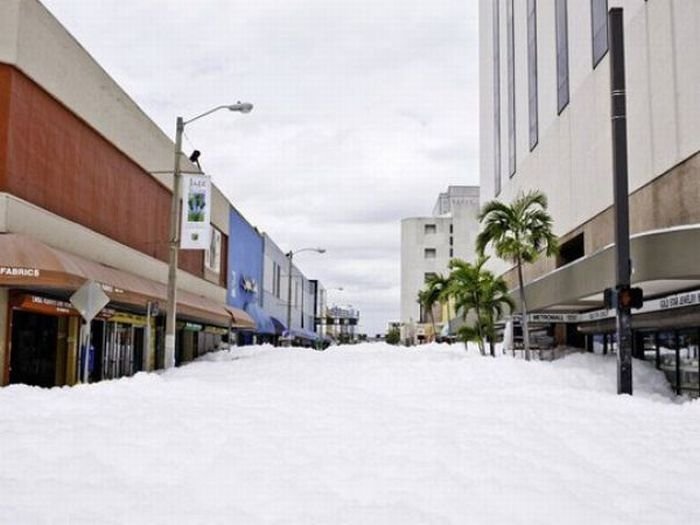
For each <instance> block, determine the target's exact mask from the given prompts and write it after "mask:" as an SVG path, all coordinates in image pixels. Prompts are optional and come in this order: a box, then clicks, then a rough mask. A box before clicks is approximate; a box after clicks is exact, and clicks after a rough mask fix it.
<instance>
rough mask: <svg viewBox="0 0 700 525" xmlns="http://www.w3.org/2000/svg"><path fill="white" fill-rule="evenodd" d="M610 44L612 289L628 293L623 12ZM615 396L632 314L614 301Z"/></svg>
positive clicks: (617, 12) (614, 19)
mask: <svg viewBox="0 0 700 525" xmlns="http://www.w3.org/2000/svg"><path fill="white" fill-rule="evenodd" d="M608 42H609V43H610V118H611V120H612V159H613V196H614V207H615V288H616V289H617V290H618V291H620V290H624V289H629V287H630V274H631V261H630V231H629V189H628V182H627V177H628V175H627V107H626V106H627V101H626V88H625V39H624V30H623V10H622V8H619V7H615V8H612V9H610V12H609V13H608ZM615 308H616V310H617V393H618V394H630V395H632V324H631V320H632V313H631V308H630V305H628V304H625V303H624V302H622V301H616V307H615Z"/></svg>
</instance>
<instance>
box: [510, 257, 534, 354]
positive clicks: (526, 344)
mask: <svg viewBox="0 0 700 525" xmlns="http://www.w3.org/2000/svg"><path fill="white" fill-rule="evenodd" d="M518 284H519V285H520V315H522V320H521V325H522V327H523V348H524V349H525V360H526V361H529V360H530V330H529V327H528V320H527V303H526V302H525V285H524V283H523V263H522V261H521V259H520V256H518ZM513 347H515V345H513Z"/></svg>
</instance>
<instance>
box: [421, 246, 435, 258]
mask: <svg viewBox="0 0 700 525" xmlns="http://www.w3.org/2000/svg"><path fill="white" fill-rule="evenodd" d="M424 253H425V258H426V259H435V256H436V254H437V251H436V250H435V248H426V249H425V252H424Z"/></svg>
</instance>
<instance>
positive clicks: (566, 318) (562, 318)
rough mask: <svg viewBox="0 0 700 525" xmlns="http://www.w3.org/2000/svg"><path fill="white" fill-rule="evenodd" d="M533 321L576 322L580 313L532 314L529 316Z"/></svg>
mask: <svg viewBox="0 0 700 525" xmlns="http://www.w3.org/2000/svg"><path fill="white" fill-rule="evenodd" d="M527 317H528V319H529V320H530V322H531V323H575V322H577V321H578V314H530V315H528V316H527Z"/></svg>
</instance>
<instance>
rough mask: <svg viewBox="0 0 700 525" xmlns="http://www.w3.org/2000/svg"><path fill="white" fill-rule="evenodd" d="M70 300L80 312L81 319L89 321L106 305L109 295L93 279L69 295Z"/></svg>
mask: <svg viewBox="0 0 700 525" xmlns="http://www.w3.org/2000/svg"><path fill="white" fill-rule="evenodd" d="M70 302H71V303H72V304H73V306H75V309H76V310H78V312H80V315H82V316H83V319H85V321H87V322H88V323H89V322H90V321H92V320H93V319H94V317H95V316H96V315H97V314H98V313H100V310H102V309H103V308H104V307H105V306H107V303H109V297H107V294H106V293H104V291H103V290H102V286H100V285H99V284H97V283H96V282H95V281H87V282H86V283H85V284H84V285H82V286H81V287H80V288H79V289H78V291H77V292H75V293H74V294H73V295H71V296H70Z"/></svg>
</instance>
